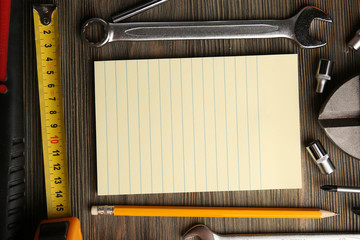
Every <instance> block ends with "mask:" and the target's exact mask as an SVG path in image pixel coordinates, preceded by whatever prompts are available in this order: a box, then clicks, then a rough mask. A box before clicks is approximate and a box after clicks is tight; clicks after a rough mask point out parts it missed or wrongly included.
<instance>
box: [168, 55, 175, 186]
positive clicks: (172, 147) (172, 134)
mask: <svg viewBox="0 0 360 240" xmlns="http://www.w3.org/2000/svg"><path fill="white" fill-rule="evenodd" d="M169 78H170V79H169V80H170V115H171V155H172V172H173V192H175V167H174V165H175V162H174V130H173V109H172V104H173V101H172V91H171V81H172V79H171V60H170V59H169Z"/></svg>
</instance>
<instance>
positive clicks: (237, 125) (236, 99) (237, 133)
mask: <svg viewBox="0 0 360 240" xmlns="http://www.w3.org/2000/svg"><path fill="white" fill-rule="evenodd" d="M234 64H235V106H236V141H237V160H238V189H239V190H240V157H239V151H240V146H239V115H238V96H237V71H236V57H234Z"/></svg>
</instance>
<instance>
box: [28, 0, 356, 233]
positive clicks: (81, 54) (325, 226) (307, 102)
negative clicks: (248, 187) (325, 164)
mask: <svg viewBox="0 0 360 240" xmlns="http://www.w3.org/2000/svg"><path fill="white" fill-rule="evenodd" d="M33 2H35V1H34V0H30V1H25V3H24V4H25V5H26V11H25V12H24V15H25V19H26V20H25V28H24V29H25V30H24V36H25V39H26V41H25V42H24V47H25V58H24V72H25V76H24V81H25V91H24V92H25V95H24V97H25V106H26V109H25V116H26V144H27V145H26V146H27V148H26V156H27V165H26V167H27V179H26V180H27V196H26V198H27V204H26V209H27V212H26V213H27V214H26V216H27V223H28V224H27V228H26V234H27V236H28V238H29V239H31V238H32V237H33V234H34V232H35V229H36V227H37V225H38V224H39V222H40V220H41V219H43V218H45V217H46V202H45V190H44V180H43V169H42V168H43V164H42V150H41V133H40V119H39V105H38V97H37V96H38V93H37V91H38V89H37V79H36V65H35V50H34V49H35V47H34V40H33V39H34V36H33V23H32V13H31V5H32V3H33ZM36 2H37V3H39V2H46V1H44V0H40V1H36ZM47 2H48V1H47ZM140 2H142V0H118V1H111V0H87V1H80V0H72V1H67V0H58V1H56V3H57V4H58V6H59V11H60V15H59V16H60V41H61V47H60V51H61V64H62V69H61V70H62V80H63V91H64V108H65V122H66V134H67V143H68V145H67V149H68V153H67V156H68V161H69V171H70V190H71V201H72V207H73V214H74V216H77V217H79V218H80V220H81V224H82V231H83V234H84V239H88V240H91V239H94V240H95V239H181V234H182V233H184V232H185V231H186V230H187V229H188V228H189V227H191V226H192V225H194V224H197V223H204V224H207V225H208V226H209V227H211V228H212V229H213V230H214V231H217V232H220V233H236V232H239V233H240V232H241V233H267V232H334V231H346V232H356V231H359V230H360V227H359V224H358V218H357V217H356V216H355V215H353V214H352V213H351V212H350V208H351V207H352V206H358V205H359V204H360V203H359V202H360V201H359V197H358V196H356V195H350V194H331V193H325V192H321V191H320V190H319V187H320V186H321V185H323V184H339V185H359V184H360V180H359V179H360V178H359V162H358V161H357V160H355V159H353V158H351V157H349V156H347V155H346V154H344V153H343V152H341V151H340V150H339V149H338V148H337V147H336V146H335V145H334V144H333V143H332V142H330V140H329V139H328V138H327V137H326V136H325V134H324V133H323V132H322V130H321V129H320V127H319V124H318V122H317V120H316V118H317V114H318V111H319V109H320V107H321V104H322V103H323V102H324V100H325V98H326V97H327V96H328V95H329V93H330V92H331V90H332V89H334V88H335V86H337V85H338V84H340V83H341V82H344V81H345V80H346V78H347V77H349V76H351V75H353V74H355V73H357V72H359V70H360V69H359V59H360V52H358V53H355V52H347V49H346V42H347V41H348V40H349V39H350V38H351V37H352V36H353V34H354V33H355V31H356V29H357V28H359V26H360V24H359V23H360V13H359V12H360V3H359V1H358V0H342V1H338V0H327V1H306V0H178V1H175V0H170V1H169V2H168V3H166V4H164V5H162V6H160V7H157V8H156V9H152V10H150V11H148V12H145V13H143V14H141V15H139V16H136V17H133V18H132V19H129V21H150V20H151V21H165V20H174V21H185V20H230V19H231V20H234V19H257V18H259V19H267V18H274V19H281V18H287V17H290V16H292V15H294V14H295V13H297V11H299V10H300V9H301V8H302V7H304V6H307V5H309V4H315V5H316V6H317V7H319V8H321V9H323V10H324V11H325V12H327V13H328V14H329V15H330V16H331V17H332V18H333V19H334V23H333V24H325V23H320V22H316V23H314V24H313V26H312V31H311V34H312V35H313V36H316V37H319V38H321V39H325V40H326V41H328V43H329V44H328V46H326V47H324V48H321V49H313V50H304V49H299V48H298V47H297V46H296V45H295V44H294V43H293V42H291V41H289V40H286V39H272V40H269V39H258V40H206V41H200V40H199V41H166V42H143V43H134V42H130V43H114V44H109V45H107V46H105V47H103V48H101V49H91V48H89V47H87V46H86V45H85V44H84V43H83V42H82V41H81V39H80V28H81V25H82V23H83V22H84V21H86V20H87V19H88V18H90V17H102V18H104V19H106V20H108V21H110V20H111V15H113V14H115V13H117V12H119V11H122V10H125V9H127V8H128V7H130V6H132V5H134V4H138V3H140ZM279 53H298V54H299V64H300V68H299V77H300V92H299V95H300V108H301V116H300V117H301V119H300V122H301V136H302V139H301V142H302V143H303V145H302V151H303V152H302V160H303V162H302V166H303V189H301V190H271V191H243V192H220V193H184V194H156V195H134V196H107V197H98V196H97V195H96V152H95V146H96V145H95V143H96V142H95V141H96V133H95V113H94V77H93V61H94V60H116V59H139V58H165V57H199V56H235V55H248V54H250V55H253V54H279ZM320 58H330V59H333V60H334V61H335V62H336V63H335V69H334V74H333V76H334V80H333V81H331V82H330V83H329V84H328V85H327V86H326V91H325V93H324V94H322V95H317V94H315V85H316V82H315V80H314V74H315V71H316V67H317V63H318V60H319V59H320ZM274 84H276V83H274ZM315 138H316V139H320V140H321V141H322V142H323V145H324V146H325V148H326V149H327V150H328V152H330V153H331V157H332V159H333V162H334V164H335V165H336V167H337V169H336V171H335V173H334V174H332V175H331V176H327V177H326V176H322V175H320V173H319V172H318V169H317V168H316V166H315V165H314V164H313V163H312V162H311V159H310V157H309V156H308V155H307V154H306V153H305V144H306V143H308V142H309V141H311V140H313V139H315ZM92 204H139V205H141V204H147V205H150V204H154V205H189V206H264V207H266V206H268V207H319V208H323V209H328V210H331V211H335V212H339V213H340V214H341V215H340V216H338V217H334V218H331V219H325V220H286V219H210V218H145V217H101V216H98V217H92V216H90V206H91V205H92Z"/></svg>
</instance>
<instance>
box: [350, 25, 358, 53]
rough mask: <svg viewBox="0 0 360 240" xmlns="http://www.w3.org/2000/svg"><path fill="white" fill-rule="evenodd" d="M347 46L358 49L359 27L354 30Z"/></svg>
mask: <svg viewBox="0 0 360 240" xmlns="http://www.w3.org/2000/svg"><path fill="white" fill-rule="evenodd" d="M348 47H349V48H351V49H353V50H355V51H357V50H359V49H360V29H359V30H358V31H357V32H356V34H355V36H354V38H353V39H351V41H350V42H349V43H348Z"/></svg>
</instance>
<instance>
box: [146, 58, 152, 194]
mask: <svg viewBox="0 0 360 240" xmlns="http://www.w3.org/2000/svg"><path fill="white" fill-rule="evenodd" d="M147 73H148V75H147V77H148V97H149V145H150V184H151V192H153V156H152V145H151V107H150V106H151V104H150V73H149V60H147Z"/></svg>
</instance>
